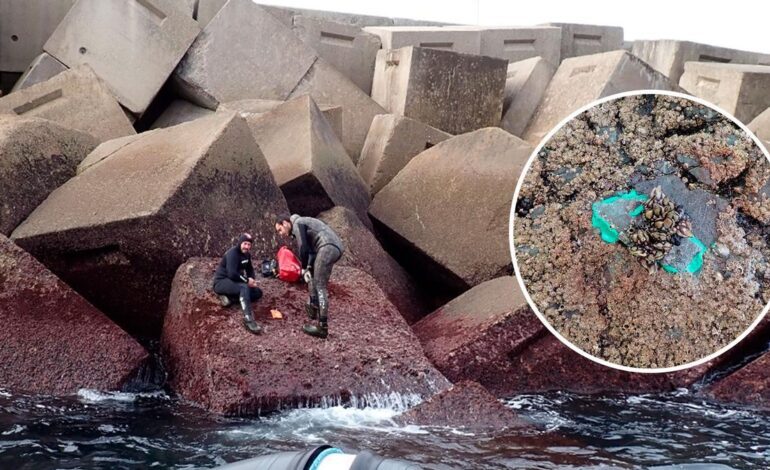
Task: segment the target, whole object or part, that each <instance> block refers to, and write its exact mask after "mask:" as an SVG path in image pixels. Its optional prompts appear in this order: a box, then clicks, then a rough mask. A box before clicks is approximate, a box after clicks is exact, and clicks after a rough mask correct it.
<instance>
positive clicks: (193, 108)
mask: <svg viewBox="0 0 770 470" xmlns="http://www.w3.org/2000/svg"><path fill="white" fill-rule="evenodd" d="M213 113H214V111H212V110H210V109H208V108H202V107H200V106H198V105H195V104H192V103H190V102H189V101H185V100H174V101H173V102H172V103H171V104H170V105H169V106H168V108H166V110H165V111H163V113H161V115H160V116H158V119H156V120H155V122H153V123H152V126H150V129H162V128H166V127H171V126H176V125H177V124H181V123H183V122H189V121H194V120H196V119H198V118H202V117H205V116H208V115H210V114H213Z"/></svg>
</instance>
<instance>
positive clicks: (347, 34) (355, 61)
mask: <svg viewBox="0 0 770 470" xmlns="http://www.w3.org/2000/svg"><path fill="white" fill-rule="evenodd" d="M293 30H294V33H295V34H297V36H299V37H300V39H302V42H304V43H305V44H307V45H308V46H310V47H312V48H313V49H315V50H316V51H317V52H318V55H319V56H321V57H323V58H324V59H325V60H326V62H328V63H329V65H331V66H332V67H334V68H336V69H337V70H339V71H340V72H341V73H342V74H343V75H345V76H346V77H347V78H348V79H350V81H351V82H353V83H355V84H356V86H358V88H360V89H361V90H362V91H363V92H364V93H366V94H367V95H368V94H370V93H371V91H372V77H373V76H374V62H375V60H376V58H377V51H378V50H380V38H379V37H377V36H375V35H374V34H371V33H367V32H365V31H363V30H362V29H361V28H359V27H357V26H352V25H347V24H342V23H335V22H332V21H325V20H321V19H318V18H312V17H309V16H295V17H294V23H293Z"/></svg>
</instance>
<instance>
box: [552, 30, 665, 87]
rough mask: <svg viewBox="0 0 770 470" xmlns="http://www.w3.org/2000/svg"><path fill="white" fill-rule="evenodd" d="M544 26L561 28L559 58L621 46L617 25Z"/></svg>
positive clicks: (620, 47) (597, 52)
mask: <svg viewBox="0 0 770 470" xmlns="http://www.w3.org/2000/svg"><path fill="white" fill-rule="evenodd" d="M545 26H558V27H559V28H561V60H564V59H569V58H570V57H578V56H582V55H590V54H599V53H601V52H608V51H614V50H617V49H622V48H623V28H621V27H619V26H599V25H592V24H575V23H548V24H547V25H545ZM674 83H676V82H674Z"/></svg>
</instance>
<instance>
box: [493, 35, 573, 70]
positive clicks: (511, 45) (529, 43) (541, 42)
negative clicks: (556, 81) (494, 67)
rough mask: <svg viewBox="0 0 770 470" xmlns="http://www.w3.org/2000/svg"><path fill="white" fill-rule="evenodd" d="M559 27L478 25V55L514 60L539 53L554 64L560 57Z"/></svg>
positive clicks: (555, 64)
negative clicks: (479, 31)
mask: <svg viewBox="0 0 770 470" xmlns="http://www.w3.org/2000/svg"><path fill="white" fill-rule="evenodd" d="M561 34H562V32H561V28H558V27H555V26H532V27H497V28H495V27H484V28H481V50H480V53H481V55H486V56H490V57H497V58H499V59H505V60H507V61H508V62H517V61H520V60H524V59H529V58H530V57H537V56H540V57H542V58H543V59H545V60H546V61H547V62H548V63H549V64H551V65H552V66H554V67H556V66H558V65H559V61H560V60H561Z"/></svg>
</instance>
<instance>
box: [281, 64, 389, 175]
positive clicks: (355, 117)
mask: <svg viewBox="0 0 770 470" xmlns="http://www.w3.org/2000/svg"><path fill="white" fill-rule="evenodd" d="M304 94H310V96H311V97H312V98H313V100H315V101H316V102H317V103H325V104H326V105H328V106H341V107H342V137H341V140H342V144H343V145H344V146H345V151H347V153H348V155H349V156H350V158H351V159H352V160H353V163H356V162H358V158H359V155H361V149H362V148H363V147H364V141H365V140H366V134H367V132H369V126H370V125H371V124H372V120H373V119H374V116H376V115H378V114H385V113H387V111H385V109H383V108H382V107H381V106H380V105H379V104H377V103H376V102H375V101H374V100H373V99H371V98H370V97H369V96H368V95H367V94H366V93H364V92H363V91H361V90H360V89H359V88H358V87H357V86H355V85H354V84H353V82H351V81H350V80H348V79H347V78H345V76H344V75H342V74H341V73H340V72H338V71H337V70H335V69H334V67H332V66H330V65H329V64H327V63H326V62H325V61H324V60H323V59H318V60H317V61H316V62H315V64H313V67H311V68H310V70H309V71H308V74H307V75H306V76H305V77H304V78H303V79H302V81H301V82H300V83H299V84H298V85H297V87H296V88H295V89H294V91H293V92H292V93H291V96H290V98H295V97H297V96H301V95H304Z"/></svg>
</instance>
